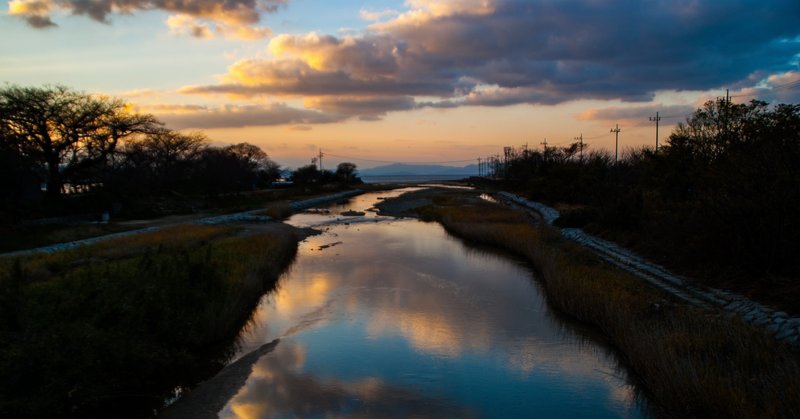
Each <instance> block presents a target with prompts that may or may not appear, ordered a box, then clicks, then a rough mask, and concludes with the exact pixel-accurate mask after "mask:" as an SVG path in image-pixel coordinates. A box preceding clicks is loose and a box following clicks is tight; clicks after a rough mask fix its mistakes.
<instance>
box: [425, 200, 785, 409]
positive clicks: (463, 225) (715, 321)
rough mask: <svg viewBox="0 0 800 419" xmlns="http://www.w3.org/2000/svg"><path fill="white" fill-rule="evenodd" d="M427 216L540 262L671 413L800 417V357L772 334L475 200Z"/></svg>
mask: <svg viewBox="0 0 800 419" xmlns="http://www.w3.org/2000/svg"><path fill="white" fill-rule="evenodd" d="M419 214H420V215H421V217H422V218H423V219H427V220H436V221H439V222H440V223H442V224H443V225H444V226H445V228H446V229H447V230H448V231H450V232H451V233H453V234H455V235H457V236H459V237H462V238H464V239H467V240H469V241H473V242H476V243H481V244H487V245H491V246H496V247H499V248H503V249H506V250H508V251H511V252H513V253H516V254H518V255H520V256H522V257H525V258H526V259H528V260H530V261H531V262H532V263H533V265H534V266H535V267H536V268H537V270H538V271H539V272H540V277H541V279H542V281H543V283H544V286H545V289H546V291H547V294H548V298H549V301H550V302H551V304H552V305H553V306H555V307H556V308H558V309H559V310H561V311H563V312H564V313H566V314H568V315H571V316H574V317H576V318H577V319H579V320H581V321H584V322H587V323H591V324H593V325H595V326H597V327H598V328H599V329H600V330H601V331H602V332H603V333H604V334H606V335H607V336H608V337H609V339H610V340H611V341H612V343H613V344H614V345H615V346H616V347H617V348H618V349H619V350H620V351H621V353H622V354H624V358H625V361H626V364H627V365H628V366H629V367H630V369H631V370H632V371H633V373H634V374H635V375H636V376H637V378H638V381H640V382H641V383H642V385H643V386H644V387H645V388H646V390H647V392H648V394H650V395H651V397H650V399H651V400H653V401H654V402H655V403H656V404H657V405H659V406H662V407H663V408H664V409H666V411H667V412H669V413H670V415H674V416H676V417H725V418H734V417H740V418H779V417H786V418H796V417H800V378H798V377H800V355H798V353H797V352H796V351H794V350H793V349H791V348H790V347H788V346H787V345H785V344H781V343H778V342H777V341H775V340H774V339H773V338H771V337H770V336H768V335H766V334H765V333H764V332H762V331H760V330H757V329H755V328H753V327H751V326H750V325H747V324H745V323H743V322H741V321H739V320H738V319H735V318H730V317H728V316H725V315H724V314H722V313H720V312H716V311H702V310H699V309H696V308H693V307H690V306H687V305H684V304H679V303H676V302H673V301H671V300H670V299H669V297H668V296H667V295H665V294H663V293H662V292H660V291H658V290H656V289H653V288H651V287H649V286H648V285H646V284H644V283H643V282H642V281H640V280H638V279H637V278H635V277H633V276H631V275H630V274H628V273H626V272H623V271H620V270H618V269H615V268H613V267H610V266H608V265H605V264H603V263H600V262H599V261H598V260H597V259H596V258H595V257H594V256H593V255H592V254H591V253H589V252H588V251H586V250H584V249H582V248H581V247H579V246H577V245H575V244H573V243H571V242H568V241H567V240H565V239H563V238H562V237H561V236H560V235H559V234H558V233H557V232H555V231H552V230H550V229H549V228H547V227H537V226H534V225H532V224H531V223H530V220H529V219H528V218H527V217H526V216H525V215H523V214H521V213H519V212H516V211H513V210H510V209H508V208H505V207H502V206H499V205H496V204H491V203H488V202H484V201H481V200H479V199H477V198H476V197H474V196H466V195H463V194H454V193H449V194H446V195H440V196H438V197H435V198H434V204H433V205H429V206H426V207H423V208H421V209H420V210H419Z"/></svg>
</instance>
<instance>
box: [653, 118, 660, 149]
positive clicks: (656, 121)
mask: <svg viewBox="0 0 800 419" xmlns="http://www.w3.org/2000/svg"><path fill="white" fill-rule="evenodd" d="M660 120H661V117H660V116H658V112H656V116H651V117H650V122H655V123H656V151H658V121H660Z"/></svg>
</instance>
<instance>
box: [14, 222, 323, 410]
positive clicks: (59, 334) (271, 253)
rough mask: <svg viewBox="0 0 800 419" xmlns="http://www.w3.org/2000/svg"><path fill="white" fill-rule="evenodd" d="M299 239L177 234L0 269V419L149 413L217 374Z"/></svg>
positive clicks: (216, 231)
mask: <svg viewBox="0 0 800 419" xmlns="http://www.w3.org/2000/svg"><path fill="white" fill-rule="evenodd" d="M306 234H308V233H307V232H306V231H301V230H297V229H294V228H292V227H289V226H286V225H283V224H279V223H268V224H246V225H243V224H240V225H181V226H174V227H169V228H166V229H164V230H161V231H158V232H151V233H145V234H141V235H136V236H130V237H124V238H119V239H115V240H110V241H106V242H103V243H98V244H94V245H86V246H82V247H78V248H75V249H71V250H67V251H63V252H58V253H53V254H44V255H42V254H40V255H31V256H27V257H19V258H2V259H0V375H2V377H3V380H2V381H0V416H2V417H15V418H25V417H37V418H45V417H68V416H70V415H72V416H73V417H145V416H148V415H150V414H152V412H153V409H158V408H160V407H162V405H163V402H164V400H165V398H167V397H168V396H169V395H170V394H171V393H172V391H173V390H174V389H175V388H176V387H179V386H191V385H194V384H195V383H197V382H198V381H200V380H203V379H205V378H207V377H209V376H210V375H212V374H213V373H215V372H216V371H217V370H218V369H219V368H221V367H222V366H223V365H224V363H225V362H226V361H227V359H228V356H230V353H229V351H230V350H231V348H232V343H233V342H234V340H235V338H236V335H237V333H238V331H239V330H240V329H241V327H242V326H243V325H244V324H245V323H246V322H247V321H248V318H249V316H250V313H251V312H252V309H253V308H254V307H255V305H256V304H257V302H258V301H259V299H260V297H261V296H262V295H263V294H264V292H266V291H268V290H270V289H273V288H274V287H275V286H276V282H277V279H278V277H279V275H280V273H281V272H282V271H283V270H284V269H285V268H286V267H287V266H288V265H289V264H290V262H291V261H292V259H293V257H294V255H295V252H296V248H297V241H299V240H300V239H302V238H303V237H304V236H305V235H306Z"/></svg>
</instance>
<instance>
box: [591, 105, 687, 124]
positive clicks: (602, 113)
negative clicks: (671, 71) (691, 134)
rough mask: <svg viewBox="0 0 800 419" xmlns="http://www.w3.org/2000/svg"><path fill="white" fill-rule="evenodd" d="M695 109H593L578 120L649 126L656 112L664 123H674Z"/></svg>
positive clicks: (676, 106)
mask: <svg viewBox="0 0 800 419" xmlns="http://www.w3.org/2000/svg"><path fill="white" fill-rule="evenodd" d="M695 109H696V108H695V107H694V106H690V105H670V106H664V105H660V104H655V105H649V106H634V107H609V108H600V109H597V108H593V109H587V110H585V111H583V112H581V113H580V114H578V115H577V119H578V120H581V121H604V122H620V123H624V124H626V125H629V126H649V125H652V124H653V123H652V122H651V121H650V117H655V116H656V112H658V115H659V117H661V118H662V119H665V120H664V123H672V122H678V121H683V120H685V119H686V117H687V116H689V115H691V114H692V113H693V112H694V111H695Z"/></svg>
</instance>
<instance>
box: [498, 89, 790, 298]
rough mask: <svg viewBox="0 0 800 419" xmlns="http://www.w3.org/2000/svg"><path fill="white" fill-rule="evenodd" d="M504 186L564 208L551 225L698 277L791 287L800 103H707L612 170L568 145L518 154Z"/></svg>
mask: <svg viewBox="0 0 800 419" xmlns="http://www.w3.org/2000/svg"><path fill="white" fill-rule="evenodd" d="M503 169H504V170H501V171H500V172H499V174H501V175H503V178H504V179H505V181H506V182H507V186H509V187H512V188H515V189H517V190H519V191H520V192H522V193H524V194H527V195H528V196H530V197H531V198H534V199H539V200H543V201H546V202H549V203H551V204H557V203H565V204H570V205H569V206H568V207H567V208H566V210H564V211H562V214H563V215H562V218H561V219H560V220H559V221H558V223H559V224H560V225H569V226H579V227H585V228H588V229H590V230H592V231H595V232H600V233H604V234H606V235H609V236H612V238H615V239H617V240H621V241H623V242H625V243H626V244H629V245H634V246H636V247H638V248H639V249H641V250H644V251H645V252H646V253H648V254H649V255H651V256H653V257H656V258H657V259H659V260H661V261H662V262H666V263H668V264H670V265H672V266H678V267H680V268H683V269H684V270H685V271H688V272H690V273H693V274H698V275H697V276H698V277H705V278H710V279H713V280H716V281H722V282H725V283H726V284H729V285H730V283H739V284H740V285H742V284H744V285H745V286H746V285H747V284H754V283H759V284H758V286H768V285H770V284H774V283H778V282H780V283H786V281H787V279H786V278H798V277H800V263H799V262H800V259H798V258H797V257H796V255H795V254H794V249H795V247H794V244H796V243H798V242H800V218H798V217H797V208H798V206H800V105H777V106H772V107H771V106H768V105H767V104H766V103H764V102H759V101H753V102H750V103H748V104H733V103H729V102H726V101H724V100H721V101H716V102H708V103H706V104H705V106H704V107H703V108H702V109H699V110H697V111H696V112H695V113H694V114H693V115H692V116H691V117H690V118H688V120H687V121H686V122H685V123H682V124H679V126H678V127H677V128H676V129H675V131H674V132H673V133H672V134H671V135H670V138H669V140H668V142H667V144H666V146H664V147H662V148H661V149H659V150H658V152H655V151H653V150H651V149H642V150H634V151H631V152H628V153H627V154H626V155H625V156H623V158H622V159H621V160H620V162H619V163H617V164H614V162H613V156H609V155H607V154H605V153H599V152H593V153H589V154H588V155H586V156H585V157H580V156H579V155H577V154H576V153H575V150H574V147H570V148H566V149H556V148H553V149H548V150H547V152H545V153H541V152H528V151H526V152H523V153H521V154H520V155H516V156H513V158H512V159H511V160H510V161H509V164H508V165H507V167H505V168H503Z"/></svg>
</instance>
